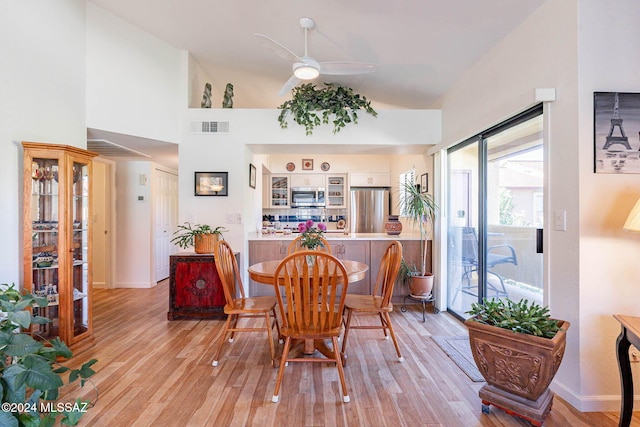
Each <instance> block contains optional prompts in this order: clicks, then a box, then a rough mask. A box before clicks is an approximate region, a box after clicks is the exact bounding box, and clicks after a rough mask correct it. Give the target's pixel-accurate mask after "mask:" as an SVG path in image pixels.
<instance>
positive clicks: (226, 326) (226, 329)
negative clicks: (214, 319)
mask: <svg viewBox="0 0 640 427" xmlns="http://www.w3.org/2000/svg"><path fill="white" fill-rule="evenodd" d="M234 316H237V315H235V314H229V315H227V321H226V322H225V324H224V330H223V331H222V336H221V337H220V345H218V351H216V355H215V357H214V358H213V363H211V364H212V365H213V366H218V361H219V360H220V352H221V351H222V346H223V345H224V341H225V338H226V337H227V331H228V330H229V324H230V323H231V318H232V317H234Z"/></svg>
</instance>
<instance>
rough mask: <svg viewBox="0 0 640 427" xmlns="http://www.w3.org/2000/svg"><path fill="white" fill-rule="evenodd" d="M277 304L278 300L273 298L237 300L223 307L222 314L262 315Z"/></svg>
mask: <svg viewBox="0 0 640 427" xmlns="http://www.w3.org/2000/svg"><path fill="white" fill-rule="evenodd" d="M277 302H278V300H277V299H276V297H274V296H262V297H251V298H237V299H235V300H234V301H233V305H231V304H226V305H225V306H224V312H225V313H226V314H238V313H247V314H248V313H264V312H265V311H268V310H271V309H272V308H273V307H275V305H276V304H277Z"/></svg>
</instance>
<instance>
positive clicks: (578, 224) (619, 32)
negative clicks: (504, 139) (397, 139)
mask: <svg viewBox="0 0 640 427" xmlns="http://www.w3.org/2000/svg"><path fill="white" fill-rule="evenodd" d="M639 13H640V4H639V3H638V2H636V1H633V0H616V1H613V2H606V4H603V2H599V1H598V0H554V1H548V2H546V3H545V4H544V5H543V6H542V7H540V9H538V10H537V11H536V12H535V13H534V14H533V15H532V16H531V17H530V18H528V19H527V20H526V21H525V22H523V24H522V25H521V26H520V27H519V28H517V29H516V30H515V31H514V32H513V33H512V34H510V35H509V36H508V37H507V38H506V39H505V40H504V41H503V42H502V43H500V44H499V45H498V46H496V47H495V48H494V49H493V50H492V51H491V52H490V53H488V54H487V55H485V56H484V57H483V58H482V59H481V60H480V61H478V62H477V63H476V64H475V65H474V66H473V67H472V68H470V69H469V70H468V72H467V73H466V74H465V76H464V77H463V78H462V79H460V80H459V81H458V82H457V83H456V85H455V87H454V88H453V89H451V90H450V91H448V92H447V94H446V95H445V96H444V97H443V98H442V99H441V102H440V104H441V106H442V115H443V143H444V144H447V143H448V144H452V143H455V142H458V141H461V140H464V139H465V138H466V137H468V136H470V135H472V134H475V133H477V132H479V131H481V130H483V129H486V128H487V127H489V126H491V125H492V124H495V123H497V122H500V121H501V120H503V119H505V118H507V117H509V116H512V115H514V114H516V113H517V112H519V111H522V110H524V109H526V108H527V107H529V106H531V105H533V104H534V103H535V100H534V90H535V89H536V88H547V87H551V88H555V89H556V91H557V100H556V101H555V102H552V103H549V104H547V105H545V115H546V118H547V123H546V129H545V132H546V133H547V135H548V138H547V141H546V144H547V146H546V149H547V151H548V155H549V159H550V160H549V165H548V167H549V169H548V171H549V173H548V176H547V177H546V178H547V184H546V185H547V187H546V189H547V201H546V202H547V206H546V217H545V220H546V222H547V227H546V232H545V238H546V247H545V249H546V254H545V258H546V259H547V267H548V278H547V285H548V292H547V295H546V299H547V303H548V304H549V306H550V308H551V312H552V315H553V316H555V317H558V318H562V319H565V320H569V321H570V322H571V325H572V326H571V328H570V329H569V332H568V339H567V349H566V352H565V356H564V360H563V363H562V365H561V367H560V371H559V372H558V374H557V376H556V379H555V381H554V384H553V389H554V390H555V391H556V392H557V393H558V394H559V395H560V396H562V397H563V398H564V399H566V400H568V401H569V402H570V403H571V404H572V405H574V406H576V407H577V408H578V409H580V410H583V411H591V410H610V411H617V410H618V409H619V404H620V400H619V399H620V388H619V387H620V386H619V376H618V372H617V366H616V361H615V347H614V345H615V338H616V335H617V334H618V332H619V326H618V325H616V323H615V321H614V320H613V319H612V317H611V315H612V314H614V313H626V314H631V315H640V309H638V307H637V305H636V304H634V302H635V301H637V297H636V295H637V284H638V283H640V270H639V269H638V267H637V265H638V264H637V262H635V263H634V262H633V259H634V258H635V259H637V254H638V253H640V251H639V250H640V247H639V246H640V240H638V238H637V237H636V236H631V235H625V234H623V233H622V231H621V227H622V224H623V222H624V217H625V216H626V214H627V212H628V210H629V209H630V208H631V206H632V205H633V204H634V203H635V200H636V199H637V197H638V196H640V185H639V184H638V179H637V176H634V175H612V176H605V175H601V174H598V175H595V174H593V172H592V171H593V135H592V134H593V120H592V117H593V109H592V108H593V101H592V97H593V91H596V90H600V91H607V90H611V91H613V90H618V91H625V90H626V91H636V92H638V91H640V90H639V89H640V88H639V86H638V80H637V71H636V70H637V69H638V66H639V65H640V64H639V62H640V59H639V58H638V57H637V55H633V54H631V53H630V52H634V51H635V50H637V49H636V47H637V46H638V44H639V43H640V33H639V32H638V31H637V22H634V21H635V20H636V19H635V18H636V17H637V16H639ZM606 23H615V25H606ZM555 211H566V213H567V231H554V230H553V229H552V227H550V226H549V223H550V219H551V218H553V212H555ZM634 255H636V256H634ZM637 390H638V389H637Z"/></svg>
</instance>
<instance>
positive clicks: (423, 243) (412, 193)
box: [400, 182, 438, 296]
mask: <svg viewBox="0 0 640 427" xmlns="http://www.w3.org/2000/svg"><path fill="white" fill-rule="evenodd" d="M401 191H403V193H404V197H402V198H400V212H402V214H403V216H405V217H408V218H409V220H410V221H411V222H412V223H414V224H418V228H419V230H420V253H421V261H420V262H421V268H420V270H419V271H418V274H415V275H412V277H411V285H410V288H409V289H410V293H411V294H412V295H416V296H426V295H429V294H431V291H432V289H433V273H431V272H429V271H427V256H428V252H429V248H428V246H427V242H428V239H429V236H430V235H431V231H432V229H433V223H434V220H435V217H436V212H437V211H438V205H437V204H436V202H435V201H434V200H433V197H432V196H431V195H430V194H428V193H421V192H420V189H419V188H418V187H417V186H416V185H414V184H413V183H410V182H405V183H403V185H402V188H401Z"/></svg>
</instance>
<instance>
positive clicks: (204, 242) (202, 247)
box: [193, 234, 218, 254]
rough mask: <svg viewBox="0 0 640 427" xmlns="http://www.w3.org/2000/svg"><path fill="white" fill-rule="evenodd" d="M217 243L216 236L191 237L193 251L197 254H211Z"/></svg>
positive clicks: (200, 235)
mask: <svg viewBox="0 0 640 427" xmlns="http://www.w3.org/2000/svg"><path fill="white" fill-rule="evenodd" d="M217 241H218V235H217V234H196V235H195V236H193V249H194V250H195V251H196V253H197V254H212V253H213V247H214V246H215V245H216V242H217Z"/></svg>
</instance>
